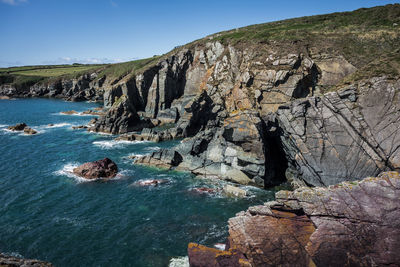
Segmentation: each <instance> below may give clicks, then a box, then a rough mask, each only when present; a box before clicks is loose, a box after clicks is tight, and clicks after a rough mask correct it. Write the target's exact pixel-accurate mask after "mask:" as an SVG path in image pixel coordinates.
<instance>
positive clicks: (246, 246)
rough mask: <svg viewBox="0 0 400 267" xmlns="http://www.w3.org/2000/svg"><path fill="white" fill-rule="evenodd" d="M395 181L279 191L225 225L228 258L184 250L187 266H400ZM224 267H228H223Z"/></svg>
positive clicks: (399, 187) (399, 178)
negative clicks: (271, 198) (269, 200)
mask: <svg viewBox="0 0 400 267" xmlns="http://www.w3.org/2000/svg"><path fill="white" fill-rule="evenodd" d="M399 216H400V174H399V173H397V172H386V173H382V174H381V175H380V176H378V177H376V178H375V177H372V178H365V179H364V180H362V181H354V182H344V183H341V184H338V185H334V186H330V187H328V188H322V187H317V188H309V187H302V188H299V189H297V190H295V191H293V192H290V191H279V192H278V193H277V194H276V201H271V202H267V203H265V204H264V205H260V206H254V207H250V208H249V209H248V210H247V211H246V212H240V213H238V214H237V215H236V217H234V218H231V219H229V237H228V244H227V247H226V251H223V252H221V251H219V250H216V249H211V248H206V247H203V246H201V245H196V244H189V247H188V254H189V260H190V263H191V266H399V265H400V254H399V253H398V252H399V251H400V221H399V220H398V218H399ZM227 262H228V263H229V265H226V263H227Z"/></svg>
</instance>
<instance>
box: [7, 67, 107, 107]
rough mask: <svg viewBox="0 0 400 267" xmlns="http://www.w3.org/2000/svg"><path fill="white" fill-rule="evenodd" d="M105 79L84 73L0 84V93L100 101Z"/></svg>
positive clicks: (14, 95) (15, 95)
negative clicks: (30, 82)
mask: <svg viewBox="0 0 400 267" xmlns="http://www.w3.org/2000/svg"><path fill="white" fill-rule="evenodd" d="M104 81H105V79H104V78H102V79H97V73H96V72H93V73H90V74H84V75H82V76H80V77H79V78H75V79H63V78H61V79H56V80H54V81H49V82H47V83H35V84H33V85H19V86H15V85H12V84H0V95H4V96H12V97H55V98H63V99H67V100H70V101H84V100H92V101H101V100H103V90H102V89H101V88H102V86H103V83H104Z"/></svg>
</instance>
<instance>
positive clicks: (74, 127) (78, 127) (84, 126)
mask: <svg viewBox="0 0 400 267" xmlns="http://www.w3.org/2000/svg"><path fill="white" fill-rule="evenodd" d="M87 128H88V126H86V125H78V126H72V129H74V130H77V129H87Z"/></svg>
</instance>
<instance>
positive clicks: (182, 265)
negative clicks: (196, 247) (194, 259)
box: [168, 256, 189, 267]
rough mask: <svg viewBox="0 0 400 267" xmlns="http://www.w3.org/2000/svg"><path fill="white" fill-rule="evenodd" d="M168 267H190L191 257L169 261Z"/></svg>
mask: <svg viewBox="0 0 400 267" xmlns="http://www.w3.org/2000/svg"><path fill="white" fill-rule="evenodd" d="M168 267H189V257H188V256H185V257H176V258H172V259H171V260H170V261H169V264H168Z"/></svg>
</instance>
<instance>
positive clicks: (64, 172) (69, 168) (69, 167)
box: [54, 162, 90, 182]
mask: <svg viewBox="0 0 400 267" xmlns="http://www.w3.org/2000/svg"><path fill="white" fill-rule="evenodd" d="M78 166H79V164H78V163H75V162H73V163H67V164H65V165H64V166H63V167H62V168H61V169H60V170H58V171H56V172H54V174H55V175H59V176H67V177H69V178H74V179H75V180H77V181H78V182H87V181H90V180H87V179H84V178H82V177H79V176H77V175H75V174H74V173H73V170H74V169H75V168H76V167H78Z"/></svg>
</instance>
